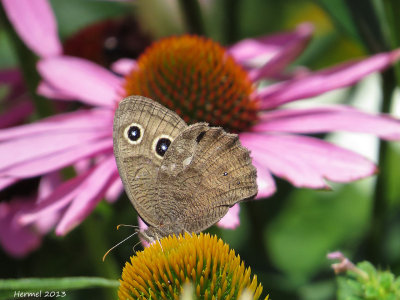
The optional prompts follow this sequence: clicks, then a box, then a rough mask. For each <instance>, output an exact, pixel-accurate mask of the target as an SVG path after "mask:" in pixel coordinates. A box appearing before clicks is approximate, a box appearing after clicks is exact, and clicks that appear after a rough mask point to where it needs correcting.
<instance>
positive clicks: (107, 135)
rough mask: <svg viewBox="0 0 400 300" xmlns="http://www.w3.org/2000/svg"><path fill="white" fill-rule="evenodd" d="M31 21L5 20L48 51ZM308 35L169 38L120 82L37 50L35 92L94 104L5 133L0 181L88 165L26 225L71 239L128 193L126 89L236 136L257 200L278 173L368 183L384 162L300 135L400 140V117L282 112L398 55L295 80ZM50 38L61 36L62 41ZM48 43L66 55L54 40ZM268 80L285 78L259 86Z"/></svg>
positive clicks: (320, 184)
mask: <svg viewBox="0 0 400 300" xmlns="http://www.w3.org/2000/svg"><path fill="white" fill-rule="evenodd" d="M16 2H28V1H22V0H20V1H16V0H12V1H5V0H3V4H6V3H7V6H8V8H7V7H6V8H7V11H8V13H9V11H10V7H12V6H13V5H16V4H13V3H16ZM39 3H40V2H35V9H39V8H38V7H39V6H41V5H43V7H42V9H41V10H40V20H41V22H39V23H40V26H41V28H48V26H46V24H42V22H46V21H47V20H49V18H47V17H44V18H43V17H42V16H43V14H44V13H47V14H51V11H50V10H45V9H44V7H47V8H48V6H47V5H44V3H45V2H41V4H39ZM24 14H27V16H24ZM30 14H31V12H27V9H21V10H19V15H18V18H15V19H13V18H12V17H11V16H10V13H9V16H10V20H11V21H13V23H14V26H15V27H16V28H17V29H18V32H19V34H20V35H21V37H22V38H23V39H24V40H25V41H26V44H27V45H29V46H30V47H31V48H32V49H33V50H35V51H36V52H37V53H39V54H40V51H41V50H38V48H40V45H43V44H44V43H41V41H40V40H38V37H40V35H39V36H36V37H35V39H34V40H31V35H29V34H26V33H24V28H29V30H30V31H29V32H31V31H32V26H34V25H30V26H27V25H18V23H24V22H30V18H32V16H31V15H30ZM31 23H32V24H35V22H31ZM36 23H38V22H36ZM52 26H53V25H52ZM50 28H53V27H51V26H50ZM311 34H312V27H311V26H310V25H309V24H302V25H300V26H298V27H297V29H296V30H295V31H293V32H288V33H282V34H276V35H273V36H267V37H262V38H258V39H247V40H243V41H241V42H239V43H237V44H235V45H233V46H231V47H229V48H224V47H222V46H221V45H219V44H218V43H217V42H215V41H212V40H210V39H207V38H203V37H198V36H193V35H191V36H190V35H185V36H181V37H170V38H165V39H163V40H160V41H157V42H155V43H154V44H153V45H152V46H150V47H149V48H148V49H147V50H146V51H145V52H144V53H143V54H142V55H141V56H140V57H139V58H138V59H137V61H128V62H127V61H125V62H127V63H125V64H119V67H120V68H119V69H120V70H122V69H123V70H124V73H125V77H124V78H122V77H120V76H117V75H115V73H112V72H111V71H109V70H107V69H105V68H103V67H101V66H99V65H96V64H94V63H93V62H89V61H87V60H84V59H81V58H77V57H71V56H64V55H61V54H60V52H59V50H57V51H53V53H52V54H51V55H48V54H46V55H41V56H42V59H41V61H40V62H39V64H38V70H39V73H40V74H41V75H42V78H43V82H42V84H41V85H40V88H39V92H40V93H41V94H43V95H45V96H48V97H51V98H54V99H57V98H59V99H64V100H65V99H74V100H80V101H81V102H83V103H85V104H86V105H89V106H92V107H93V108H90V109H81V110H79V111H75V112H70V113H65V114H60V115H57V116H54V117H50V118H48V119H45V120H42V121H39V122H36V123H34V124H30V125H24V126H20V127H15V128H11V129H6V130H2V131H0V141H1V143H2V144H1V146H0V154H1V157H2V158H3V159H2V161H1V162H0V186H3V187H4V186H7V185H9V184H12V183H13V182H16V181H18V180H20V179H22V178H27V177H32V176H37V175H42V174H46V173H48V172H52V171H56V170H59V169H61V168H63V167H66V166H69V165H72V164H76V163H77V162H81V161H86V162H88V159H90V164H89V165H88V166H87V167H86V168H85V170H84V171H83V172H80V173H79V174H78V175H77V176H76V177H75V178H72V179H70V180H69V181H67V182H65V183H64V184H63V185H61V186H60V187H59V188H57V189H56V190H55V191H54V192H53V193H52V194H50V195H49V196H48V197H47V199H44V200H43V201H41V202H40V203H38V204H37V206H36V207H35V208H34V209H33V210H32V211H30V212H29V213H25V214H24V215H23V216H22V217H21V218H20V221H21V222H23V223H24V224H29V223H30V222H34V221H35V220H38V219H40V218H41V217H44V216H46V215H48V214H49V213H54V212H59V211H62V212H63V213H62V214H61V217H60V220H59V222H58V224H57V227H56V233H57V234H60V235H62V234H66V233H67V232H68V231H69V230H71V229H72V228H74V227H75V226H76V225H77V224H79V223H80V222H81V221H82V220H83V219H84V218H85V217H86V216H87V215H88V214H89V213H90V212H91V211H92V209H93V208H94V207H95V206H96V205H97V203H98V202H99V201H100V200H101V199H102V198H103V197H106V198H107V197H108V196H109V195H112V196H110V197H111V198H113V199H115V198H116V195H118V194H119V193H120V192H121V190H122V186H121V182H120V179H119V176H118V172H117V169H116V166H115V162H114V157H113V151H112V120H113V116H114V111H115V108H116V106H117V104H118V102H119V101H120V100H121V99H122V98H123V97H124V96H126V95H130V94H140V95H143V96H148V97H151V98H153V99H155V100H157V101H159V102H160V103H162V104H163V105H165V106H167V107H168V108H170V109H172V110H175V111H176V112H177V113H179V114H180V115H181V116H182V118H183V119H184V120H185V121H187V122H189V123H192V122H197V121H207V122H209V123H210V124H212V125H217V126H223V127H225V128H226V129H227V130H230V131H233V132H237V133H238V134H239V137H240V140H241V142H242V144H244V145H245V146H246V147H248V148H249V149H250V150H251V153H252V157H253V162H254V165H255V166H256V167H257V172H258V184H259V194H258V197H259V198H261V197H267V196H269V195H271V194H272V193H274V192H275V184H274V180H273V178H272V175H271V174H274V175H276V176H278V177H283V178H285V179H287V180H288V181H290V182H291V183H292V184H293V185H295V186H297V187H308V188H327V187H328V184H327V183H326V180H331V181H337V182H348V181H352V180H357V179H359V178H363V177H366V176H370V175H372V174H374V173H375V171H376V167H375V165H374V164H373V163H372V162H370V161H369V160H367V159H365V158H363V157H361V156H360V155H358V154H355V153H353V152H351V151H349V150H345V149H343V148H340V147H338V146H335V145H333V144H331V143H328V142H326V141H324V140H321V139H317V138H314V137H309V136H305V135H304V134H309V133H325V132H332V131H342V130H346V131H354V132H364V133H369V134H373V135H376V136H379V137H381V138H383V139H387V140H398V139H400V123H399V121H398V120H395V119H392V118H390V117H388V116H376V115H371V114H367V113H364V112H362V111H359V110H356V109H354V108H352V107H348V106H343V105H334V106H330V107H316V108H309V109H289V108H284V107H282V106H283V105H284V104H286V103H289V102H293V101H296V100H300V99H304V98H309V97H313V96H317V95H320V94H322V93H325V92H327V91H330V90H334V89H337V88H341V87H345V86H349V85H352V84H354V83H355V82H357V81H358V80H360V79H362V78H364V77H365V76H367V75H368V74H371V73H373V72H377V71H380V70H382V69H384V68H386V67H388V66H390V65H391V64H393V63H394V62H395V61H397V60H398V59H399V56H400V51H399V50H395V51H393V52H389V53H381V54H378V55H374V56H371V57H369V58H367V59H364V60H358V61H352V62H347V63H345V64H342V65H338V66H334V67H331V68H328V69H325V70H321V71H317V72H307V71H306V72H304V71H301V72H293V73H291V74H288V73H287V72H285V70H286V67H287V66H288V65H289V64H290V63H291V62H292V61H293V60H294V59H295V58H296V57H297V56H298V55H299V54H300V53H301V51H302V50H303V49H304V47H305V46H306V45H307V42H308V40H309V39H310V36H311ZM44 36H45V38H46V39H49V38H54V39H56V40H57V41H58V38H57V37H55V36H54V35H51V34H49V35H44ZM28 41H29V42H28ZM34 43H35V47H34V46H33V44H34ZM50 45H53V48H54V49H58V47H54V43H50ZM267 56H268V57H269V60H268V61H267V62H266V63H265V64H263V65H262V66H261V67H254V66H253V65H252V61H253V60H254V59H255V58H259V57H267ZM266 78H268V79H271V78H272V79H274V78H275V79H276V78H281V80H280V81H278V82H276V83H274V84H271V85H268V86H263V87H260V86H259V83H260V82H261V81H262V80H263V79H266ZM27 149H28V150H29V151H27ZM236 209H237V208H236ZM234 219H235V218H234ZM236 220H237V216H236ZM236 220H233V221H236ZM236 223H237V222H236ZM229 224H233V223H232V222H229ZM229 224H228V226H231V227H232V225H229Z"/></svg>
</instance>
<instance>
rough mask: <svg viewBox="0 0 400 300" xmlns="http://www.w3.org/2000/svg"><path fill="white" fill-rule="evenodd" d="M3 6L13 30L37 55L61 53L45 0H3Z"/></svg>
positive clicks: (52, 19)
mask: <svg viewBox="0 0 400 300" xmlns="http://www.w3.org/2000/svg"><path fill="white" fill-rule="evenodd" d="M3 7H4V10H5V12H6V14H7V17H8V18H9V20H10V22H11V23H12V24H13V26H14V28H15V30H16V31H17V33H18V34H19V36H20V37H21V39H22V40H23V41H24V42H25V43H26V45H27V46H28V47H30V48H31V49H32V51H34V52H35V53H36V54H37V55H39V56H42V57H46V56H54V55H58V54H61V52H62V46H61V43H60V41H59V39H58V32H57V23H56V20H55V18H54V15H53V12H52V9H51V6H50V4H49V3H48V1H46V0H35V1H32V0H3Z"/></svg>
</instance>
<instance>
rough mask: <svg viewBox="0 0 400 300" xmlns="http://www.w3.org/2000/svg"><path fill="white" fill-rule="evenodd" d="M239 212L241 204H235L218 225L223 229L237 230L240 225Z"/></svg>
mask: <svg viewBox="0 0 400 300" xmlns="http://www.w3.org/2000/svg"><path fill="white" fill-rule="evenodd" d="M239 212H240V206H239V204H235V205H234V206H232V207H231V208H230V209H229V210H228V213H227V214H226V215H225V216H224V217H223V218H222V219H221V220H219V222H218V223H217V225H218V226H219V227H222V228H227V229H235V228H236V227H238V226H239V224H240V218H239Z"/></svg>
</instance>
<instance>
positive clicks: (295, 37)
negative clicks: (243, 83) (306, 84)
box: [228, 23, 313, 64]
mask: <svg viewBox="0 0 400 300" xmlns="http://www.w3.org/2000/svg"><path fill="white" fill-rule="evenodd" d="M312 30H313V27H312V25H311V24H310V23H303V24H300V25H299V26H298V27H297V28H296V30H295V31H293V32H284V33H278V34H273V35H268V36H264V37H261V38H254V39H245V40H242V41H240V42H238V43H236V44H235V45H233V46H231V47H230V48H229V49H228V53H229V54H231V55H232V56H233V57H234V58H235V59H236V61H238V62H239V63H241V64H246V62H247V61H248V60H253V59H255V58H257V57H260V56H262V57H274V56H275V55H278V54H279V53H280V52H281V51H282V49H284V48H285V47H286V46H287V45H288V44H292V43H299V42H300V43H303V39H304V37H305V36H309V35H310V34H311V32H312Z"/></svg>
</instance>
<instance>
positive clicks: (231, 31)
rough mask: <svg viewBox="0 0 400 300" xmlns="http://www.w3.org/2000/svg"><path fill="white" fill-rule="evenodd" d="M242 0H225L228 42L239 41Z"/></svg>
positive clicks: (225, 25)
mask: <svg viewBox="0 0 400 300" xmlns="http://www.w3.org/2000/svg"><path fill="white" fill-rule="evenodd" d="M239 6H240V0H224V9H225V12H226V13H225V14H226V16H225V20H224V21H225V24H224V27H225V28H224V29H225V37H224V38H225V40H224V42H225V43H226V44H233V43H234V42H236V41H237V34H238V27H239V25H238V21H239V17H238V15H239Z"/></svg>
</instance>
